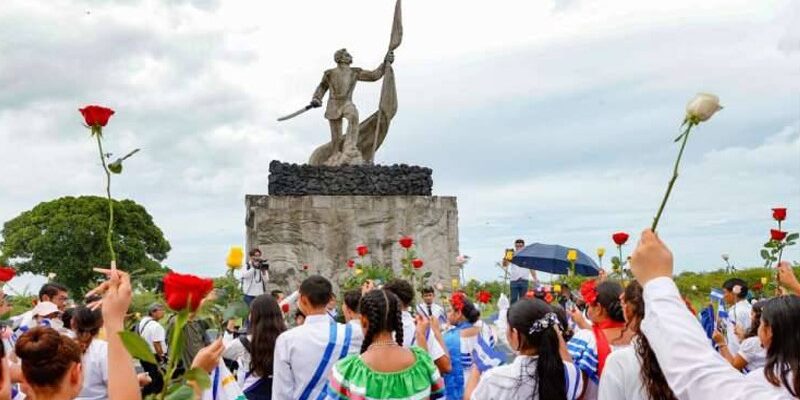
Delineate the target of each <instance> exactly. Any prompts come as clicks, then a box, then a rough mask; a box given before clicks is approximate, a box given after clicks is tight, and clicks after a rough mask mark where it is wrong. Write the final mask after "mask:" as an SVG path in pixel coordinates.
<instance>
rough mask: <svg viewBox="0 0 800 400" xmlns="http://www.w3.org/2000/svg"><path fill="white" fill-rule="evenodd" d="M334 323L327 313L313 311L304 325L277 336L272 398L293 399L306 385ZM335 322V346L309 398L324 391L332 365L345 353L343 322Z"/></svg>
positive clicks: (322, 353) (319, 359) (348, 349)
mask: <svg viewBox="0 0 800 400" xmlns="http://www.w3.org/2000/svg"><path fill="white" fill-rule="evenodd" d="M331 323H334V322H332V321H331V318H330V317H329V316H328V314H316V315H309V316H307V317H306V320H305V322H304V323H303V325H300V326H297V327H295V328H292V329H289V330H287V331H285V332H283V333H281V334H280V336H278V340H277V341H276V342H275V361H274V364H273V370H274V372H273V375H272V400H296V399H299V398H301V397H302V396H301V394H302V393H303V391H304V390H305V388H306V386H308V385H309V383H310V382H311V379H312V377H313V375H314V372H315V371H316V370H317V366H319V365H320V364H321V362H322V360H323V355H324V353H325V349H326V348H327V347H328V342H329V340H330V339H329V338H330V325H331ZM334 324H335V325H336V329H337V330H336V345H335V346H334V347H333V352H332V354H331V357H330V360H328V363H327V364H326V365H325V366H324V369H323V372H322V375H321V376H320V379H319V380H318V381H317V382H316V384H315V385H314V387H313V389H312V390H311V392H310V396H309V398H310V399H316V398H317V397H318V396H319V394H320V392H322V391H323V390H325V387H326V385H327V383H328V377H329V375H330V373H331V369H332V368H333V364H335V363H336V361H338V360H339V359H341V358H344V357H343V356H342V353H344V356H346V355H347V354H348V353H349V351H350V346H348V347H347V348H346V349H344V351H342V348H343V347H344V342H345V330H346V327H345V325H344V324H337V323H334Z"/></svg>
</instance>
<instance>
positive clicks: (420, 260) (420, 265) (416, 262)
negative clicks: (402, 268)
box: [411, 258, 425, 269]
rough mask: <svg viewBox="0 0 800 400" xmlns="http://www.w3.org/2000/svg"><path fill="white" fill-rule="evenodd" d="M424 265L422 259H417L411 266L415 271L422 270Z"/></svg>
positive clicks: (412, 261)
mask: <svg viewBox="0 0 800 400" xmlns="http://www.w3.org/2000/svg"><path fill="white" fill-rule="evenodd" d="M423 265H425V263H424V262H422V259H420V258H415V259H413V260H411V266H412V267H414V268H415V269H420V268H422V266H423Z"/></svg>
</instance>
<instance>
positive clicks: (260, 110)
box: [0, 0, 800, 279]
mask: <svg viewBox="0 0 800 400" xmlns="http://www.w3.org/2000/svg"><path fill="white" fill-rule="evenodd" d="M403 6H404V9H403V23H404V28H405V36H404V38H403V44H402V46H401V47H400V48H399V49H398V50H397V52H396V62H395V71H396V74H397V84H398V93H399V94H398V96H399V104H400V109H399V112H398V115H397V117H396V118H395V120H394V121H393V127H392V130H391V131H390V134H389V136H388V139H387V141H386V142H385V144H384V147H383V148H382V151H381V152H380V153H379V156H378V159H379V160H378V161H379V162H380V163H385V164H391V163H399V162H404V163H409V164H419V165H425V166H429V167H431V168H433V170H434V191H435V194H437V195H447V196H458V198H459V212H460V231H461V251H462V253H465V254H468V255H470V256H472V261H471V262H470V264H469V265H468V266H467V274H468V276H471V277H476V278H480V279H492V278H494V277H495V276H496V275H497V271H496V269H495V267H494V263H495V261H497V260H498V259H499V258H500V257H501V256H502V252H503V249H504V248H506V247H509V246H510V245H511V243H512V242H513V240H514V239H515V238H517V237H522V238H525V239H526V240H527V241H528V242H535V241H538V242H544V243H560V244H565V245H569V246H576V247H578V248H580V249H583V250H584V251H587V252H589V253H592V254H593V253H594V249H595V248H597V247H599V246H604V247H606V248H608V249H609V251H610V250H611V248H612V247H613V244H612V243H611V239H610V236H611V234H612V233H613V232H615V231H618V230H624V231H628V232H630V233H632V236H634V238H635V237H637V236H638V232H639V231H640V230H641V229H642V228H644V227H645V226H647V225H649V223H650V221H651V219H652V217H653V214H654V212H655V210H656V208H657V206H658V203H659V201H660V199H661V196H662V195H663V191H664V189H665V187H666V183H667V181H668V179H669V176H670V173H671V171H670V170H671V167H672V163H673V160H674V157H675V156H676V154H677V151H678V146H677V145H675V144H673V143H672V139H673V138H674V137H675V136H676V135H677V133H678V126H679V124H680V122H681V120H682V118H683V112H684V106H685V104H686V102H687V100H688V99H689V98H691V97H692V96H693V95H694V94H695V93H696V92H698V91H707V92H711V93H715V94H718V95H719V96H720V98H721V101H722V103H723V105H724V106H725V109H724V110H723V111H721V112H720V113H719V114H717V115H716V116H714V118H712V119H711V120H710V121H709V122H707V123H704V124H703V125H701V126H700V127H699V128H697V129H696V131H695V133H694V134H693V135H692V137H691V140H690V143H689V144H688V147H687V152H686V154H685V157H684V162H683V164H682V167H681V168H682V175H681V177H680V179H679V180H678V182H677V186H676V189H675V191H674V192H673V196H672V198H671V201H670V204H669V205H668V207H667V209H666V214H665V216H664V218H663V220H662V223H661V225H660V231H661V235H662V236H663V237H664V238H665V239H666V240H667V242H668V243H669V244H670V245H671V246H672V248H673V251H674V253H675V257H676V260H677V264H678V267H679V268H680V269H681V270H701V269H710V268H716V267H720V266H721V265H722V260H721V259H720V254H721V253H730V254H731V258H732V260H733V261H734V262H735V263H736V264H737V265H755V264H758V263H760V258H759V256H758V252H759V249H760V247H761V245H762V244H763V243H764V242H765V241H766V239H767V238H768V233H769V229H770V228H772V227H773V222H772V220H771V211H770V208H771V207H774V206H786V207H788V208H789V219H788V222H787V227H788V229H789V230H793V231H798V230H800V2H797V1H792V0H707V1H704V2H701V3H698V2H696V1H692V0H674V1H669V2H654V1H633V0H608V1H591V2H590V1H581V0H555V1H535V2H534V1H529V0H520V1H511V0H508V1H503V2H486V1H473V0H466V1H465V0H460V1H455V0H453V1H450V0H437V1H433V2H432V1H421V0H406V1H405V2H404V4H403ZM393 7H394V2H393V1H389V0H381V1H375V0H358V1H356V0H353V1H336V2H333V1H307V2H294V1H292V2H287V1H280V2H278V1H272V2H263V1H243V0H226V1H215V0H197V1H190V0H184V1H181V0H169V1H167V0H117V1H108V0H102V1H100V0H94V1H77V0H48V1H44V0H39V1H31V0H4V1H3V6H2V7H0V37H2V38H3V40H1V41H0V54H2V56H0V88H2V90H0V144H1V145H2V149H3V152H2V154H3V160H2V173H0V188H2V192H3V195H2V196H0V220H2V221H5V220H8V219H10V218H13V217H14V216H16V215H18V214H19V213H20V212H22V211H24V210H27V209H30V208H31V207H33V206H34V205H36V204H37V203H38V202H40V201H45V200H50V199H53V198H56V197H59V196H65V195H81V194H97V195H101V194H102V192H103V179H104V178H103V175H102V173H101V171H100V169H99V167H98V165H97V164H98V163H97V161H96V157H97V156H96V149H95V147H94V146H95V143H94V142H93V141H92V140H90V138H89V136H88V132H87V131H86V130H85V129H84V128H83V127H82V126H81V119H80V115H79V114H78V112H77V108H79V107H80V106H83V105H85V104H91V103H96V104H103V105H107V106H109V107H112V108H114V109H115V110H116V111H117V114H116V115H115V116H114V117H113V118H112V120H111V122H110V125H109V126H108V128H107V129H106V135H107V136H106V137H107V139H106V146H107V147H108V149H109V150H110V151H113V152H115V153H122V152H125V151H128V150H129V149H132V148H134V147H141V148H142V152H141V153H140V154H138V155H137V156H136V157H135V158H134V159H132V160H130V161H129V162H128V163H127V164H126V167H125V168H126V170H125V172H126V173H125V174H123V175H121V176H120V177H117V178H115V181H114V189H113V190H114V195H115V197H118V198H123V197H127V198H132V199H134V200H135V201H137V202H139V203H140V204H143V205H144V206H145V207H147V209H148V210H149V212H150V213H151V214H152V215H153V217H154V218H155V221H156V223H157V224H158V225H159V226H160V227H161V228H162V229H163V230H164V233H165V235H166V237H167V238H168V239H169V240H170V242H171V244H172V246H173V250H172V252H171V253H170V256H169V259H168V260H167V264H168V265H170V266H172V267H173V268H176V269H178V270H181V271H191V272H194V273H199V274H206V275H218V274H221V273H222V269H223V268H224V267H223V260H224V257H225V253H226V252H227V249H228V248H229V247H230V246H231V245H234V244H241V243H242V242H243V240H244V195H245V194H247V193H252V194H265V193H266V191H267V165H268V163H269V161H270V160H272V159H280V160H284V161H291V162H304V161H305V160H306V158H307V156H308V155H309V154H310V152H311V151H312V150H313V148H315V147H316V145H318V144H320V143H322V142H324V141H325V140H326V139H327V138H328V137H329V134H328V128H327V123H326V122H325V121H324V120H323V119H322V116H321V112H320V111H319V110H315V111H312V112H309V113H308V114H307V115H304V116H302V117H299V118H297V119H294V120H292V121H290V122H287V123H283V124H280V125H279V124H278V123H277V122H275V118H276V117H278V116H279V115H282V114H285V113H287V112H291V111H293V110H294V109H296V108H297V107H299V106H301V105H303V104H306V103H307V102H308V100H309V99H310V96H311V93H312V92H313V90H314V88H315V86H316V84H317V83H318V82H319V79H320V77H321V73H322V71H323V69H325V68H330V66H331V65H332V55H333V52H334V51H335V50H336V49H338V48H341V47H347V48H348V50H350V52H351V53H352V54H353V55H354V58H355V62H354V64H355V65H358V66H364V67H369V68H373V67H374V66H376V65H377V64H378V63H379V62H380V61H381V59H382V57H383V54H384V52H385V49H386V45H387V43H388V36H389V29H390V26H391V16H392V11H393ZM379 88H380V85H379V84H369V83H363V84H361V85H360V86H359V87H358V89H357V92H356V103H357V105H358V106H359V108H360V110H362V114H363V115H367V114H369V113H370V112H371V110H374V109H375V107H376V103H377V100H378V93H379ZM633 242H635V240H633V241H632V244H633ZM631 247H632V246H627V247H626V253H627V252H629V251H630V250H631ZM798 247H800V246H798ZM422 250H423V253H424V249H422ZM787 256H788V257H789V258H792V259H800V250H798V248H797V247H796V248H795V249H793V250H791V251H789V252H788V254H787Z"/></svg>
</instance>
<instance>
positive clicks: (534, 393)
mask: <svg viewBox="0 0 800 400" xmlns="http://www.w3.org/2000/svg"><path fill="white" fill-rule="evenodd" d="M559 326H560V323H559V319H558V316H557V315H556V313H555V312H553V310H552V308H551V307H550V306H549V305H547V303H545V302H544V301H542V300H539V299H522V300H519V301H517V302H516V303H514V305H513V306H511V308H510V309H509V310H508V331H507V338H508V343H509V345H510V346H511V348H512V349H513V350H514V352H515V353H516V354H517V357H516V358H515V359H514V362H513V363H511V364H509V365H504V366H500V367H495V368H492V369H490V370H488V371H486V372H485V373H484V374H483V375H482V376H481V378H480V382H479V383H478V386H477V387H476V388H475V391H474V392H472V394H470V397H469V398H471V399H474V400H482V399H493V400H511V399H542V400H544V399H547V400H551V399H552V400H564V399H566V400H573V399H577V398H578V397H579V396H580V395H581V391H582V385H583V384H582V377H581V373H580V371H579V370H578V369H577V367H575V365H574V364H572V363H571V362H567V361H564V360H563V359H562V358H561V355H560V352H559V346H560V344H559V335H560V334H561V330H560V327H559Z"/></svg>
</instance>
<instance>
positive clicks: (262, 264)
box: [251, 260, 269, 271]
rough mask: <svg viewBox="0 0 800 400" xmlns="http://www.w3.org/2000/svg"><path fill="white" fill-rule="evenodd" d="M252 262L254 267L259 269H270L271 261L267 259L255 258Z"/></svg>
mask: <svg viewBox="0 0 800 400" xmlns="http://www.w3.org/2000/svg"><path fill="white" fill-rule="evenodd" d="M251 264H252V265H253V268H255V269H257V270H259V271H266V270H269V263H268V262H267V260H253V262H252V263H251Z"/></svg>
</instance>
